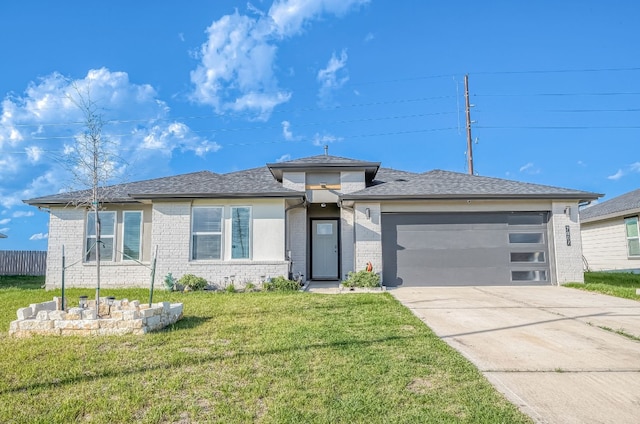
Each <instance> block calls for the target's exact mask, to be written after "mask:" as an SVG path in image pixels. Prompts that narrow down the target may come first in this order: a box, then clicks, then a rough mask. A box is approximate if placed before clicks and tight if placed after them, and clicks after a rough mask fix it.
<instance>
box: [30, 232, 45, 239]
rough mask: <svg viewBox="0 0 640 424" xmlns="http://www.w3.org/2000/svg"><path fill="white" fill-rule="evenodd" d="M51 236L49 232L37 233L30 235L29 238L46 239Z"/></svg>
mask: <svg viewBox="0 0 640 424" xmlns="http://www.w3.org/2000/svg"><path fill="white" fill-rule="evenodd" d="M48 238H49V233H36V234H34V235H32V236H31V237H29V240H44V239H48Z"/></svg>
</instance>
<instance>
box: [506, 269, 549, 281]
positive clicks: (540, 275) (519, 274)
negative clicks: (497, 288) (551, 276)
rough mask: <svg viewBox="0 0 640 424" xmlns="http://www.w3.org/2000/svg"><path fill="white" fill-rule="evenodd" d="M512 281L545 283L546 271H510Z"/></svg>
mask: <svg viewBox="0 0 640 424" xmlns="http://www.w3.org/2000/svg"><path fill="white" fill-rule="evenodd" d="M511 280H512V281H547V271H546V270H542V269H541V270H535V271H511Z"/></svg>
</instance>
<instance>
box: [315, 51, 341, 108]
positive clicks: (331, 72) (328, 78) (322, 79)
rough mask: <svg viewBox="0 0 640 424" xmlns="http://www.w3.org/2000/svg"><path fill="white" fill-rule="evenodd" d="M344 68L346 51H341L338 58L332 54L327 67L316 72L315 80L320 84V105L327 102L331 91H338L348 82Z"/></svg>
mask: <svg viewBox="0 0 640 424" xmlns="http://www.w3.org/2000/svg"><path fill="white" fill-rule="evenodd" d="M346 66H347V51H346V50H344V49H343V50H342V52H340V57H337V56H336V54H335V52H334V53H333V54H332V55H331V59H329V62H328V63H327V67H326V68H324V69H321V70H320V71H318V75H317V80H318V82H319V83H320V91H319V92H318V97H319V98H320V101H321V102H322V103H325V102H327V101H329V100H330V99H331V94H332V93H333V91H335V90H338V89H339V88H341V87H342V86H343V85H344V84H345V83H346V82H347V81H349V75H348V73H347V70H346Z"/></svg>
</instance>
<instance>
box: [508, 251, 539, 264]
mask: <svg viewBox="0 0 640 424" xmlns="http://www.w3.org/2000/svg"><path fill="white" fill-rule="evenodd" d="M511 262H540V263H542V262H544V252H511Z"/></svg>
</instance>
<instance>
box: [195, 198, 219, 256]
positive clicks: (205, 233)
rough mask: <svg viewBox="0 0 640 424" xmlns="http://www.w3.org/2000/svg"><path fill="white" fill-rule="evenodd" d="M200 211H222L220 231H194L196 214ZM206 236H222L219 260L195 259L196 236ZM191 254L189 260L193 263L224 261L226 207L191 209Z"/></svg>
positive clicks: (197, 207) (196, 207) (198, 207)
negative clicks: (194, 245) (194, 241)
mask: <svg viewBox="0 0 640 424" xmlns="http://www.w3.org/2000/svg"><path fill="white" fill-rule="evenodd" d="M198 209H219V210H220V231H198V232H196V231H194V230H193V226H194V223H195V219H194V212H195V211H196V210H198ZM206 235H219V236H220V257H219V258H206V259H198V258H195V257H194V255H195V250H194V248H193V239H194V236H206ZM189 245H190V249H189V250H190V252H189V258H190V260H192V261H220V260H223V259H224V207H223V206H193V207H192V208H191V238H190V241H189Z"/></svg>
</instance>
